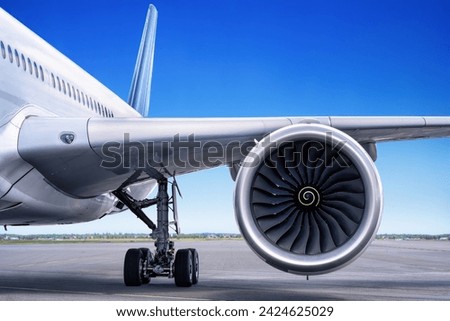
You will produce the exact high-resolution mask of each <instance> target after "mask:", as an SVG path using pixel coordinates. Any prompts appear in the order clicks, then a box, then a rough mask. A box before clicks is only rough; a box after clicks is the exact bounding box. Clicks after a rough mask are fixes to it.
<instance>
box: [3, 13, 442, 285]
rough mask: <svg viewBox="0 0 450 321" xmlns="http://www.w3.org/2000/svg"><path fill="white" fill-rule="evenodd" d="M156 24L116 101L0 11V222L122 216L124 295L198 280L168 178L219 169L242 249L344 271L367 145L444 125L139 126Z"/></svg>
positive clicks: (240, 122) (376, 220) (358, 216)
mask: <svg viewBox="0 0 450 321" xmlns="http://www.w3.org/2000/svg"><path fill="white" fill-rule="evenodd" d="M157 16H158V13H157V10H156V8H155V7H154V6H153V5H150V6H149V8H148V12H147V17H146V20H145V26H144V30H143V34H142V39H141V43H140V48H139V52H138V58H137V61H136V65H135V70H134V74H133V80H132V84H131V89H130V95H129V99H128V101H127V102H125V101H124V100H122V99H121V98H120V97H118V96H117V95H116V94H114V93H113V92H112V91H111V90H110V89H108V88H107V87H105V86H104V85H103V84H102V83H100V82H99V81H98V80H96V79H95V78H94V77H92V76H91V75H89V74H88V73H87V72H86V71H84V70H83V69H82V68H80V67H79V66H77V65H76V64H75V63H74V62H73V61H71V60H70V59H69V58H67V57H66V56H64V55H63V54H62V53H61V52H59V51H58V50H56V49H55V48H53V47H52V46H51V45H50V44H48V43H47V42H46V41H45V40H43V39H42V38H40V37H39V36H38V35H36V34H35V33H34V32H33V31H31V30H30V29H28V28H27V27H26V26H24V25H23V24H21V23H20V22H19V21H17V20H16V19H15V18H14V17H12V16H11V15H9V14H8V13H7V12H6V11H4V10H3V9H0V71H1V72H0V146H1V149H0V155H1V156H0V224H2V225H4V226H5V228H6V226H21V225H47V224H72V223H80V222H87V221H92V220H96V219H99V218H102V217H103V216H105V215H110V214H114V213H118V212H122V211H125V210H127V209H129V210H130V211H131V212H133V213H134V214H135V215H136V216H137V217H138V218H139V219H140V220H142V222H143V223H144V224H146V225H147V226H148V227H149V229H150V230H151V231H152V233H151V236H152V237H153V238H154V239H155V247H156V248H155V250H153V251H151V250H150V249H148V248H134V249H130V250H128V251H127V253H126V255H125V260H124V270H123V278H124V283H125V285H126V286H140V285H142V284H147V283H149V282H150V280H151V279H152V278H155V277H168V278H173V279H174V280H175V284H176V285H177V286H180V287H189V286H192V285H193V284H196V283H198V281H199V255H198V252H197V251H196V250H195V249H191V248H189V249H179V250H175V245H174V242H173V241H172V240H171V237H170V233H169V228H170V227H172V228H173V229H174V230H175V231H176V232H179V226H178V211H177V195H179V190H178V185H177V182H176V177H178V176H180V175H185V174H188V173H193V172H196V171H199V170H204V169H208V168H213V167H218V166H228V168H229V171H230V175H231V178H232V179H233V180H234V181H235V184H236V188H235V202H234V207H235V215H236V221H237V223H238V226H239V229H240V231H241V234H242V236H243V237H244V239H245V240H246V242H247V243H248V245H249V246H250V248H251V249H252V250H253V251H254V252H255V253H256V254H257V255H258V256H259V257H260V258H261V259H262V260H264V261H265V262H266V263H268V264H270V265H271V266H273V267H275V268H277V269H279V270H282V271H285V272H290V273H294V274H299V275H306V276H309V275H317V274H324V273H329V272H332V271H335V270H337V269H340V268H342V267H344V266H346V265H348V264H349V263H351V262H353V261H354V260H355V259H356V258H358V257H359V256H360V255H361V254H362V253H363V252H364V251H365V249H366V248H367V247H368V246H369V245H370V243H371V242H372V240H373V239H374V237H375V235H376V232H377V230H378V227H379V224H380V221H381V214H382V208H383V194H382V186H381V182H380V177H379V174H378V171H377V168H376V167H375V164H374V162H375V161H376V159H377V143H379V142H388V141H400V140H412V139H419V138H437V137H450V117H419V116H414V117H344V116H340V117H335V116H329V117H324V116H319V117H312V116H304V117H302V116H299V117H265V118H264V117H260V118H164V119H157V118H148V117H147V115H148V109H149V101H150V87H151V79H152V69H153V57H154V48H155V37H156V23H157ZM154 189H157V194H156V197H154V198H147V197H148V195H149V194H150V193H151V191H153V190H154ZM149 206H156V211H157V219H156V222H153V221H152V220H151V219H150V218H149V217H148V216H147V215H146V214H145V213H144V211H143V209H144V208H146V207H149ZM171 215H172V216H171Z"/></svg>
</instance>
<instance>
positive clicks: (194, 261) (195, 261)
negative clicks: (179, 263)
mask: <svg viewBox="0 0 450 321" xmlns="http://www.w3.org/2000/svg"><path fill="white" fill-rule="evenodd" d="M189 250H190V251H191V252H192V267H193V272H192V284H197V283H198V279H199V277H200V261H199V259H198V252H197V250H196V249H189Z"/></svg>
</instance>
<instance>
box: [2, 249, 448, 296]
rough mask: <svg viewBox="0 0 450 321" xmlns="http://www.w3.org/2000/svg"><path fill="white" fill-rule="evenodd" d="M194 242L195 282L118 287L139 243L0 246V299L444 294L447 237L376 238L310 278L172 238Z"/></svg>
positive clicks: (242, 254)
mask: <svg viewBox="0 0 450 321" xmlns="http://www.w3.org/2000/svg"><path fill="white" fill-rule="evenodd" d="M175 245H176V246H177V248H191V247H194V248H197V250H198V251H199V253H200V269H201V270H200V281H199V284H198V285H196V286H193V287H191V288H177V287H176V286H175V284H174V281H173V279H168V278H156V279H152V281H151V283H150V284H149V285H145V286H141V287H125V286H124V285H123V281H122V264H123V258H124V255H125V252H126V251H127V249H128V248H130V247H135V248H138V247H145V246H147V247H148V244H147V245H146V244H144V243H75V244H33V245H27V244H23V245H21V244H14V245H0V301H8V300H98V301H107V300H114V301H122V300H134V301H141V300H164V301H167V300H170V301H172V300H261V301H267V300H268V301H276V300H286V301H303V300H450V242H449V241H391V240H390V241H388V240H377V241H375V242H374V243H373V244H372V245H371V246H370V247H369V249H368V250H367V251H366V252H365V253H364V254H363V255H362V256H361V257H360V258H359V259H358V260H356V261H355V262H354V263H352V264H351V265H349V266H347V267H345V268H344V269H341V270H339V271H336V272H333V273H330V274H326V275H321V276H313V277H310V279H309V281H307V280H306V278H305V277H303V276H298V275H292V274H288V273H284V272H281V271H278V270H276V269H274V268H272V267H270V266H268V265H267V264H265V263H264V262H263V261H261V260H260V259H259V258H258V257H256V255H255V254H254V253H253V252H252V251H251V250H250V249H249V248H248V246H247V245H246V243H245V242H244V241H235V240H215V241H199V242H188V241H178V242H176V243H175Z"/></svg>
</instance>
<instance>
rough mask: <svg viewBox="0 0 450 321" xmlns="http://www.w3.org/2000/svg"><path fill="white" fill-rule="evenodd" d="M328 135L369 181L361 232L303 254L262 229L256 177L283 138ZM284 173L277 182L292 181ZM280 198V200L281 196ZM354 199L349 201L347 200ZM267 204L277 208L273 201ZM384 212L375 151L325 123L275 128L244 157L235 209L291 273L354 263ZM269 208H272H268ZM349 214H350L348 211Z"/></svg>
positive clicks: (252, 235)
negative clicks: (371, 152)
mask: <svg viewBox="0 0 450 321" xmlns="http://www.w3.org/2000/svg"><path fill="white" fill-rule="evenodd" d="M327 140H329V142H330V144H331V145H332V146H341V150H340V151H341V153H342V154H344V155H345V156H346V157H348V158H349V159H350V160H351V162H352V163H353V165H354V166H355V168H356V169H357V171H358V172H359V175H360V178H361V180H362V183H363V186H364V197H365V204H364V213H363V214H362V216H361V218H360V219H359V223H358V224H359V225H358V227H357V229H356V231H353V232H352V233H353V234H352V235H351V236H349V238H348V239H347V240H346V241H345V242H344V243H342V244H340V245H339V246H337V247H335V248H334V249H332V250H328V251H323V252H321V251H312V252H310V251H308V250H305V252H303V253H301V251H299V250H297V249H294V250H293V251H291V250H290V249H287V250H286V247H285V246H280V245H279V244H277V243H276V242H274V240H273V238H271V237H268V236H267V235H266V234H265V232H263V231H262V229H261V221H258V218H259V217H261V216H262V215H263V214H264V211H261V212H260V213H258V212H255V208H254V207H253V206H252V205H253V204H252V200H254V197H255V195H254V194H253V190H254V189H253V188H254V185H253V184H254V182H255V178H256V176H257V175H258V174H259V172H258V171H259V170H260V168H261V162H263V161H264V160H266V158H267V157H268V156H269V155H270V154H271V153H272V152H273V151H274V150H276V149H278V148H279V147H280V146H281V145H282V144H283V143H289V142H298V141H312V142H320V143H324V142H327ZM344 142H345V143H344ZM308 156H309V155H308ZM311 170H312V169H311ZM284 175H285V176H284V178H282V177H278V180H275V181H274V182H273V183H274V184H277V185H282V184H285V185H286V181H288V180H289V179H290V178H291V177H290V176H289V175H290V173H288V172H285V174H284ZM312 175H314V173H312ZM325 178H326V177H324V179H325ZM274 198H275V199H276V197H274ZM349 201H350V200H346V202H347V203H348V202H349ZM341 202H342V201H341ZM343 204H344V203H343ZM267 206H268V207H269V208H270V207H271V206H270V205H269V204H267ZM293 207H296V206H293ZM381 211H382V192H381V182H380V178H379V176H378V172H377V170H376V168H375V166H374V164H373V162H372V160H371V159H370V156H369V155H368V154H367V153H366V152H365V151H364V149H363V148H362V147H361V145H359V144H358V143H357V142H356V141H354V140H353V139H352V138H351V137H349V136H347V135H346V134H345V133H343V132H340V131H338V130H336V129H333V128H330V127H327V126H323V125H318V124H310V125H305V124H303V125H292V126H289V127H285V128H283V129H280V130H278V131H275V132H273V133H272V134H270V135H269V137H267V138H265V139H263V140H262V141H260V142H259V143H258V144H257V145H256V146H255V147H254V148H253V149H252V151H251V152H250V154H249V157H248V159H247V158H246V159H245V160H244V166H243V167H242V168H241V170H240V171H239V174H238V177H237V180H236V190H235V213H236V220H237V222H238V225H239V228H240V230H241V233H242V235H243V236H244V238H245V239H246V241H247V242H248V244H249V245H250V247H251V248H252V249H253V250H254V251H255V252H256V253H257V254H258V255H259V256H260V257H261V258H262V259H263V260H264V261H266V262H267V263H268V264H271V265H272V266H274V267H276V268H278V269H280V270H283V271H286V272H292V273H299V274H305V275H313V274H321V273H327V272H331V271H334V270H336V269H339V268H342V267H343V266H345V265H347V264H348V263H350V262H352V261H353V260H354V259H356V258H357V257H358V256H359V255H360V254H361V253H362V252H363V251H364V250H365V249H366V248H367V246H368V245H369V244H370V242H371V241H372V240H373V238H374V237H375V233H376V231H377V229H378V226H379V224H380V220H381ZM266 213H269V212H267V211H266ZM273 214H274V215H273V216H272V219H276V216H277V214H279V213H276V211H275V212H274V213H273ZM345 215H346V216H348V213H345ZM286 224H288V223H286ZM291 225H294V223H291ZM297 225H298V224H297ZM312 226H313V225H312ZM287 228H289V226H287ZM310 232H311V234H312V235H313V236H316V237H319V235H318V234H319V233H320V231H318V230H315V231H311V230H310ZM298 236H301V235H300V234H299V235H298ZM310 240H311V239H309V241H310ZM305 254H313V255H305Z"/></svg>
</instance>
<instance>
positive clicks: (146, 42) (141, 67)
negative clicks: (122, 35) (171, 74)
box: [128, 4, 158, 117]
mask: <svg viewBox="0 0 450 321" xmlns="http://www.w3.org/2000/svg"><path fill="white" fill-rule="evenodd" d="M157 20H158V11H157V10H156V8H155V6H154V5H152V4H151V5H150V6H149V8H148V11H147V17H146V19H145V25H144V31H143V33H142V38H141V44H140V46H139V52H138V56H137V60H136V65H135V67H134V74H133V80H132V82H131V88H130V93H129V96H128V104H129V105H130V106H131V107H133V108H134V109H136V110H137V111H138V112H139V113H140V114H141V115H142V116H143V117H147V116H148V112H149V109H150V91H151V84H152V72H153V57H154V52H155V40H156V22H157Z"/></svg>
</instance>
